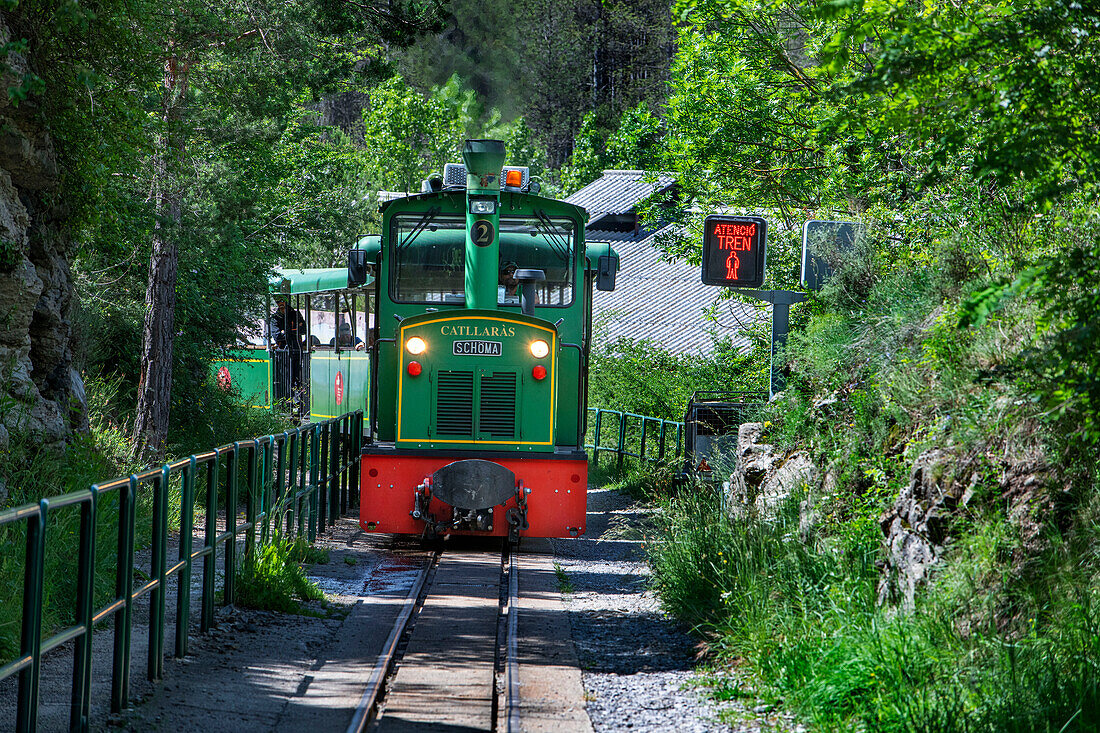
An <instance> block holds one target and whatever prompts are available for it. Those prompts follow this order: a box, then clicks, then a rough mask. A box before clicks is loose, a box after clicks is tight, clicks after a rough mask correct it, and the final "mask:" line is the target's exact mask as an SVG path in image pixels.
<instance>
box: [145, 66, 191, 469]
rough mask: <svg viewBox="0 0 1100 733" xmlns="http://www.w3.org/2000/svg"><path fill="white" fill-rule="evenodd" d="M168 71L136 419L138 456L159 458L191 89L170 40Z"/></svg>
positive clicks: (168, 390)
mask: <svg viewBox="0 0 1100 733" xmlns="http://www.w3.org/2000/svg"><path fill="white" fill-rule="evenodd" d="M168 51H169V53H168V60H167V61H166V62H165V70H164V92H163V96H162V107H161V122H162V124H163V130H162V132H161V134H160V136H159V138H158V140H157V144H156V149H155V151H154V155H153V186H152V197H153V214H154V216H155V217H156V223H155V224H154V226H153V236H152V254H151V256H150V258H149V276H148V281H147V284H146V287H145V324H144V328H143V329H142V337H141V378H140V381H139V382H138V403H137V417H136V419H135V421H134V457H135V458H138V459H142V460H146V461H148V460H152V459H156V458H160V457H161V456H163V454H164V446H165V440H166V439H167V437H168V417H169V410H170V406H171V399H172V358H173V357H172V349H173V343H174V338H175V328H176V270H177V266H178V261H179V251H178V250H177V247H176V237H177V236H178V227H179V223H180V218H181V215H182V208H183V207H182V201H181V199H182V195H183V192H182V190H181V188H180V182H179V172H180V164H181V162H182V160H183V155H184V145H185V138H184V133H183V129H182V127H183V126H182V124H181V123H182V109H181V107H182V105H183V99H184V96H185V94H186V91H187V62H186V61H185V60H183V59H182V58H180V57H179V56H178V55H177V54H176V52H175V50H174V49H173V48H172V45H171V44H169V49H168Z"/></svg>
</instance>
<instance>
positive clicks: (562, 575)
mask: <svg viewBox="0 0 1100 733" xmlns="http://www.w3.org/2000/svg"><path fill="white" fill-rule="evenodd" d="M554 577H556V578H557V579H558V591H559V592H560V593H561V594H562V595H565V594H567V593H572V592H573V591H574V588H573V581H571V580H570V579H569V575H568V574H567V573H566V572H565V568H563V567H562V566H561V565H559V564H558V563H554Z"/></svg>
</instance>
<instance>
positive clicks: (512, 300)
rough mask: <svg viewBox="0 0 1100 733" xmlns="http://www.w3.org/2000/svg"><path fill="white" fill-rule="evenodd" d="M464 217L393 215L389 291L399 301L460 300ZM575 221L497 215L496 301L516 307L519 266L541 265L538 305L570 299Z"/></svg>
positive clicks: (452, 302) (462, 298)
mask: <svg viewBox="0 0 1100 733" xmlns="http://www.w3.org/2000/svg"><path fill="white" fill-rule="evenodd" d="M465 227H466V221H465V219H464V218H458V217H444V216H430V215H423V214H410V215H402V216H396V217H394V224H393V230H392V232H391V236H392V240H391V241H392V242H393V243H394V246H393V253H394V254H393V257H392V268H393V269H392V270H391V272H392V274H393V283H392V285H391V294H392V297H393V299H394V301H396V302H398V303H424V304H443V305H463V304H464V303H465V302H466V296H465V280H466V273H465V265H466V229H465ZM575 230H576V227H575V225H574V222H573V221H572V220H570V219H564V218H550V217H546V216H541V217H532V218H509V217H501V219H500V262H499V286H498V288H497V303H498V305H501V306H504V307H514V308H516V309H518V308H519V307H520V298H519V283H518V281H516V280H515V278H514V277H513V275H514V273H515V271H516V270H517V269H521V270H522V269H534V270H542V271H543V272H544V273H545V274H546V280H545V281H542V282H539V283H536V284H535V290H536V294H537V297H538V301H537V302H538V305H539V306H549V307H565V306H568V305H570V304H572V302H573V289H574V277H573V270H574V267H573V262H574V260H573V257H574V251H575V249H576V244H575V243H576V231H575Z"/></svg>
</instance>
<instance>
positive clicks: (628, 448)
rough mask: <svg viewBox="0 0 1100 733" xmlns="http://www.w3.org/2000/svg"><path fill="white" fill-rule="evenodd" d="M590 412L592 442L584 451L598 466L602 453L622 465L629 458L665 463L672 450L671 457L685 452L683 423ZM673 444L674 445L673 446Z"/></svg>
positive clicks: (616, 412)
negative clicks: (588, 451)
mask: <svg viewBox="0 0 1100 733" xmlns="http://www.w3.org/2000/svg"><path fill="white" fill-rule="evenodd" d="M588 412H589V414H590V418H589V422H588V424H589V425H590V426H591V427H590V429H589V430H590V433H591V434H592V442H591V443H586V444H585V446H584V447H585V448H588V449H590V450H591V451H592V463H593V464H595V465H599V462H600V453H601V452H604V453H614V454H615V455H616V456H618V462H619V464H620V465H621V464H622V462H623V459H624V458H628V457H629V458H637V459H638V460H642V461H660V460H664V458H665V456H666V455H669V448H670V447H672V452H671V455H672V456H679V455H680V454H681V453H682V451H683V438H684V424H683V423H682V422H676V421H675V420H664V419H662V418H659V417H647V416H646V415H636V414H634V413H633V412H619V411H618V410H605V409H603V408H598V407H590V408H588ZM593 415H594V416H595V417H594V419H593V418H592V417H591V416H593ZM609 423H610V424H609ZM673 433H674V434H675V437H673ZM609 439H610V441H611V442H610V444H608V440H609ZM673 440H675V445H672V441H673Z"/></svg>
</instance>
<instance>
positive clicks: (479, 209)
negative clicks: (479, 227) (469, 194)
mask: <svg viewBox="0 0 1100 733" xmlns="http://www.w3.org/2000/svg"><path fill="white" fill-rule="evenodd" d="M496 210H497V201H496V199H470V213H471V214H493V213H494V212H496Z"/></svg>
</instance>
